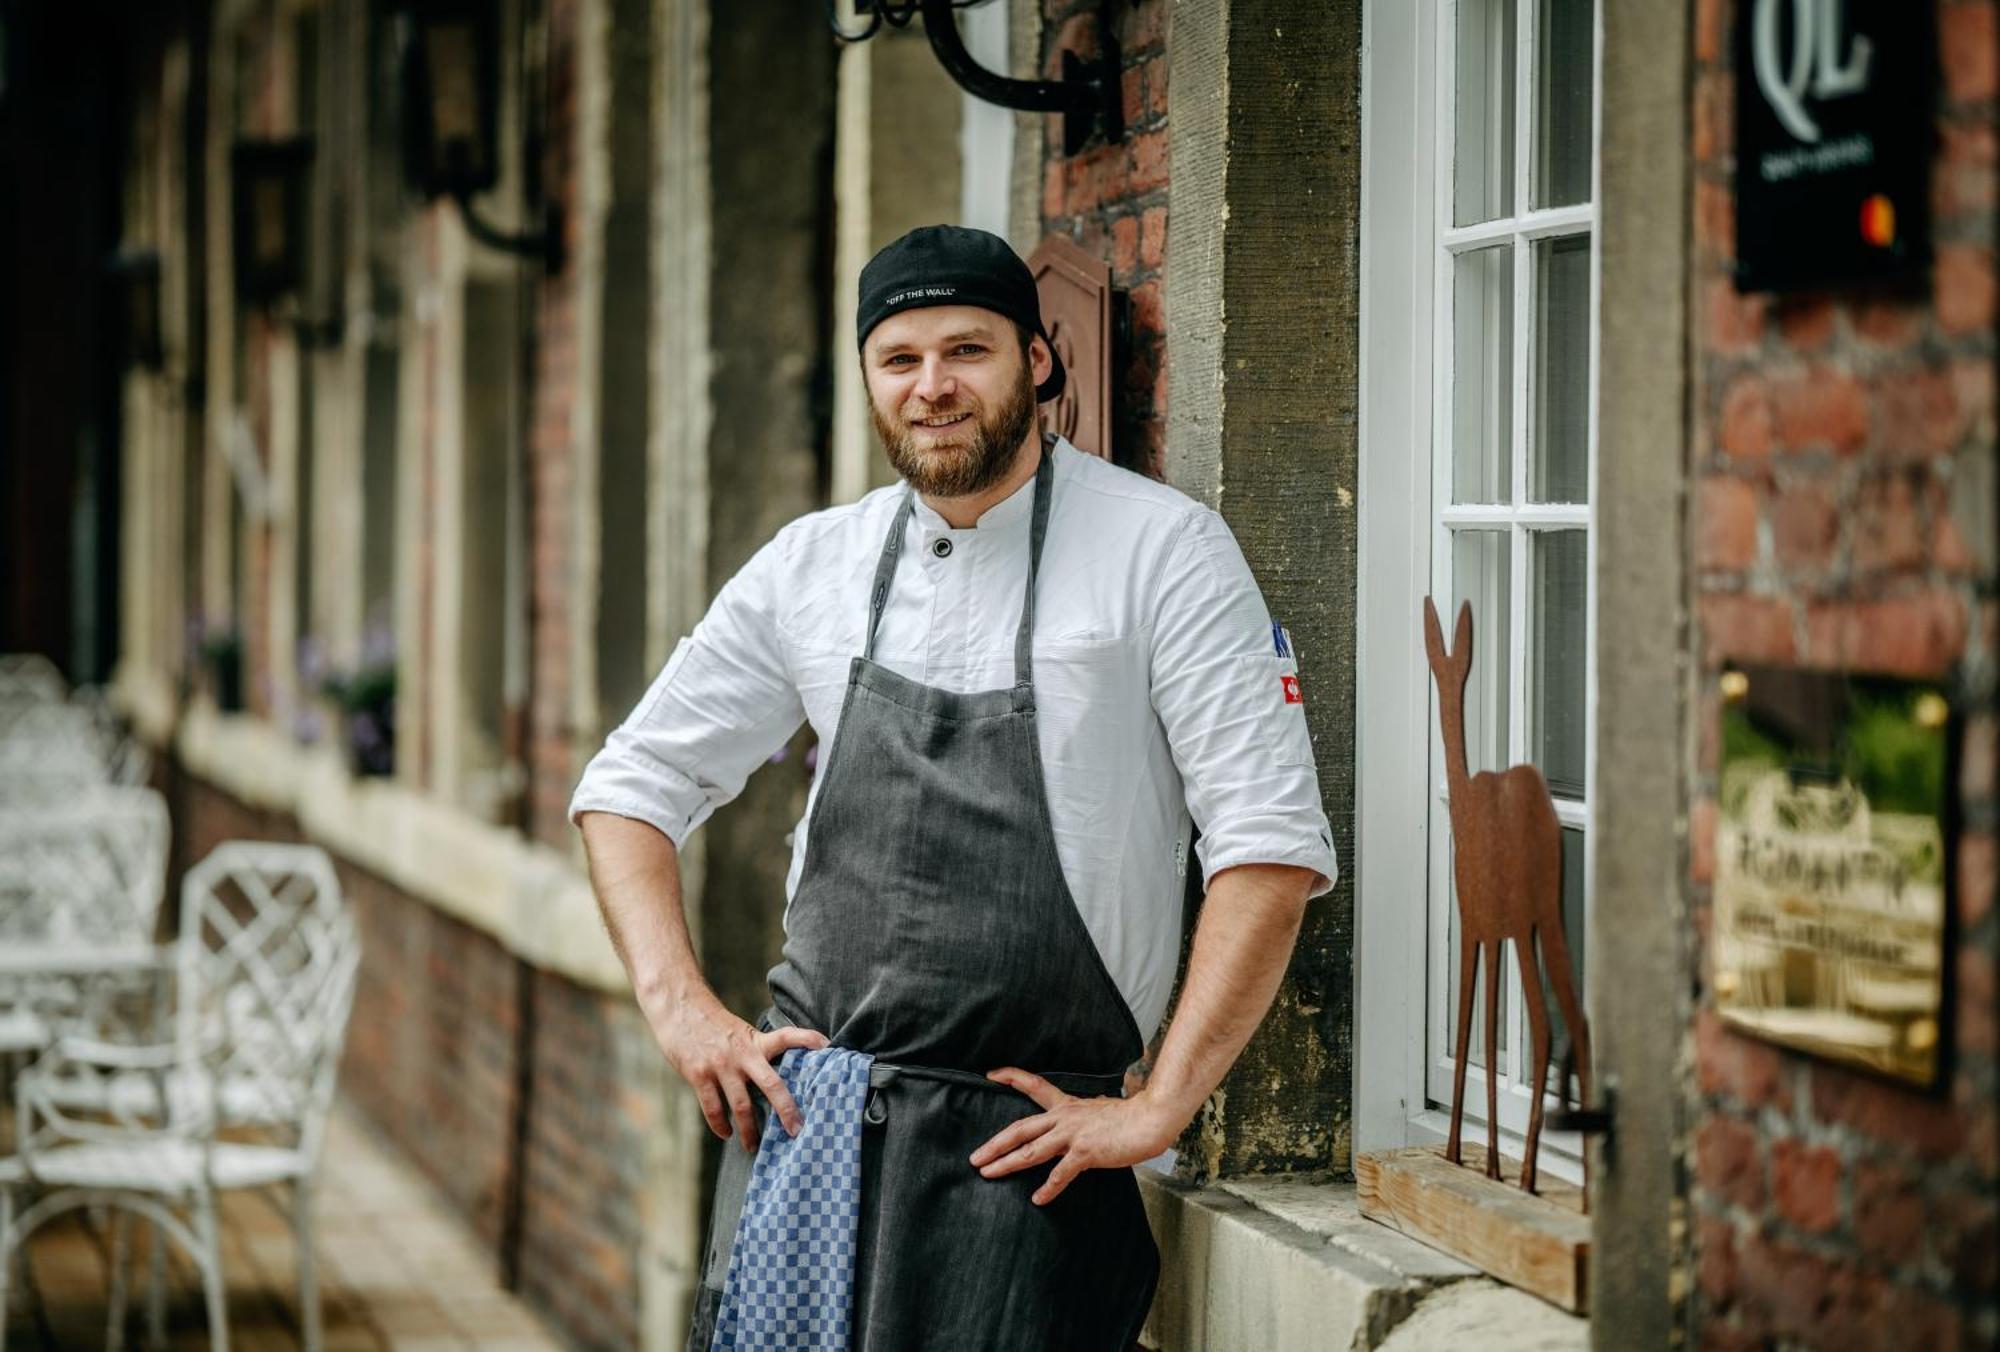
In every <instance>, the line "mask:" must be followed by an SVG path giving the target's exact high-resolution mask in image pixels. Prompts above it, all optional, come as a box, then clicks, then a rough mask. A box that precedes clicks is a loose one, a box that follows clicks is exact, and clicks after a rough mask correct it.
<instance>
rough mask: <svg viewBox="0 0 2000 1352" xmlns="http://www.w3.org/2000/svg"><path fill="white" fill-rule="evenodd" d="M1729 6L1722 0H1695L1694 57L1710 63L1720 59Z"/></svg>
mask: <svg viewBox="0 0 2000 1352" xmlns="http://www.w3.org/2000/svg"><path fill="white" fill-rule="evenodd" d="M1728 13H1729V6H1728V5H1727V4H1726V3H1724V0H1697V3H1696V4H1695V10H1694V59H1695V60H1696V61H1698V62H1701V63H1702V64H1703V65H1710V64H1713V63H1714V62H1717V61H1720V60H1721V59H1722V47H1723V43H1724V42H1725V41H1726V40H1727V33H1728V27H1729V25H1728Z"/></svg>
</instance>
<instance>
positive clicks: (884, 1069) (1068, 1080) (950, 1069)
mask: <svg viewBox="0 0 2000 1352" xmlns="http://www.w3.org/2000/svg"><path fill="white" fill-rule="evenodd" d="M757 1026H758V1027H759V1028H761V1029H763V1030H764V1031H765V1032H767V1033H769V1032H774V1031H776V1030H777V1029H780V1028H796V1027H797V1026H798V1025H797V1024H795V1023H793V1022H792V1020H790V1019H788V1018H786V1017H785V1016H784V1015H783V1014H781V1013H779V1012H778V1010H777V1009H776V1008H771V1009H766V1010H765V1011H764V1012H763V1014H762V1015H760V1016H759V1017H758V1019H757ZM1027 1069H1029V1070H1033V1067H1027ZM1033 1073H1034V1074H1036V1075H1039V1076H1041V1078H1043V1079H1044V1080H1047V1081H1048V1082H1049V1083H1050V1084H1052V1085H1054V1086H1055V1087H1056V1088H1058V1089H1060V1090H1062V1091H1063V1093H1065V1094H1068V1095H1069V1096H1070V1097H1072V1098H1108V1097H1112V1096H1115V1095H1120V1094H1123V1093H1124V1092H1125V1073H1124V1072H1123V1071H1119V1072H1117V1073H1116V1074H1110V1075H1092V1074H1090V1073H1088V1072H1086V1071H1080V1070H1033ZM903 1076H909V1077H910V1078H912V1079H918V1080H945V1081H948V1082H950V1083H952V1084H963V1085H969V1086H972V1087H974V1088H979V1089H990V1090H993V1091H995V1092H997V1093H1002V1094H1015V1093H1019V1092H1020V1091H1019V1090H1017V1089H1015V1088H1013V1087H1012V1086H1010V1085H1004V1084H1001V1083H1000V1082H999V1081H998V1080H989V1079H987V1078H986V1077H985V1076H984V1075H981V1074H980V1073H979V1072H978V1071H974V1070H959V1069H957V1068H956V1067H954V1066H925V1065H916V1064H912V1063H909V1062H899V1061H875V1062H873V1063H872V1064H871V1065H870V1067H869V1070H868V1087H869V1088H870V1089H880V1088H882V1087H883V1086H885V1085H889V1084H893V1083H895V1082H896V1080H897V1079H899V1078H901V1077H903Z"/></svg>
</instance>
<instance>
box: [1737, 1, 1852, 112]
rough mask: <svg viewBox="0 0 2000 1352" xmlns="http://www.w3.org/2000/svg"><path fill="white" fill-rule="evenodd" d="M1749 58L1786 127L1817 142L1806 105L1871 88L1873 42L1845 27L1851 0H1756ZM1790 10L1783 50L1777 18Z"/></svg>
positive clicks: (1758, 84) (1771, 103)
mask: <svg viewBox="0 0 2000 1352" xmlns="http://www.w3.org/2000/svg"><path fill="white" fill-rule="evenodd" d="M1756 5H1757V9H1756V13H1755V17H1754V20H1753V28H1752V34H1751V46H1752V51H1751V59H1752V62H1753V64H1754V65H1755V67H1756V71H1757V88H1758V89H1760V90H1762V91H1763V94H1764V98H1765V101H1766V102H1768V103H1769V104H1770V105H1771V111H1772V112H1773V113H1775V114H1776V115H1777V118H1778V121H1779V122H1780V123H1781V124H1783V126H1784V128H1785V130H1786V131H1788V132H1790V133H1791V134H1792V135H1794V136H1796V137H1797V138H1798V139H1799V140H1801V141H1805V142H1808V143H1817V142H1818V141H1819V138H1820V131H1819V124H1818V123H1817V122H1815V121H1813V117H1812V114H1811V113H1810V112H1808V111H1807V110H1806V98H1807V93H1808V91H1810V93H1811V96H1812V98H1814V99H1816V100H1817V99H1837V98H1841V97H1843V96H1845V95H1849V94H1859V93H1861V92H1863V91H1864V90H1866V89H1867V88H1868V70H1869V62H1870V59H1871V58H1872V57H1873V56H1874V54H1875V49H1874V45H1873V44H1872V43H1870V42H1869V41H1868V39H1867V38H1866V37H1864V36H1862V35H1860V34H1858V33H1857V34H1854V35H1851V36H1850V35H1849V34H1848V32H1847V0H1756ZM1787 10H1789V11H1790V12H1791V16H1792V31H1791V50H1790V51H1789V52H1786V51H1783V50H1781V46H1782V41H1781V39H1782V36H1783V35H1782V34H1781V32H1780V29H1779V21H1780V20H1781V19H1782V18H1783V16H1784V13H1785V11H1787Z"/></svg>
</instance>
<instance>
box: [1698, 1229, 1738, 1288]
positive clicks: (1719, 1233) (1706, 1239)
mask: <svg viewBox="0 0 2000 1352" xmlns="http://www.w3.org/2000/svg"><path fill="white" fill-rule="evenodd" d="M1695 1280H1696V1282H1698V1283H1699V1284H1700V1287H1701V1294H1702V1298H1703V1299H1704V1300H1705V1301H1707V1302H1708V1306H1709V1308H1710V1309H1712V1310H1718V1311H1723V1310H1727V1309H1728V1308H1729V1307H1730V1306H1731V1305H1732V1304H1734V1303H1735V1300H1736V1227H1735V1226H1733V1225H1731V1224H1730V1223H1729V1222H1728V1221H1726V1220H1724V1219H1722V1218H1721V1217H1720V1216H1703V1217H1701V1218H1700V1220H1699V1221H1698V1222H1697V1228H1696V1231H1695Z"/></svg>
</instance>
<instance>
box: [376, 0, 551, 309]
mask: <svg viewBox="0 0 2000 1352" xmlns="http://www.w3.org/2000/svg"><path fill="white" fill-rule="evenodd" d="M409 13H410V17H411V19H412V20H413V25H412V30H411V36H410V46H409V51H408V54H407V56H406V58H405V62H404V66H403V76H404V106H405V109H406V118H407V131H408V141H407V143H406V147H405V152H406V169H407V172H408V175H409V179H410V183H411V185H412V186H413V187H415V189H416V190H417V191H418V192H419V193H420V194H422V195H423V196H424V197H425V198H426V199H429V198H435V197H449V198H451V199H452V200H453V201H454V202H457V203H458V210H459V214H460V216H462V217H463V218H464V220H465V228H466V232H467V233H468V234H470V235H471V236H472V237H473V238H474V239H476V240H478V241H479V242H480V243H482V244H485V245H487V246H489V247H491V248H495V249H502V250H505V251H507V252H509V253H517V254H525V255H527V256H529V257H532V258H539V259H541V260H542V263H543V266H545V267H546V268H547V269H548V270H549V271H550V272H555V271H558V270H559V269H560V268H561V267H562V213H561V209H560V208H559V207H558V206H556V204H554V203H553V202H551V203H548V204H546V205H545V207H544V209H543V219H542V228H541V230H540V231H539V232H536V233H533V234H525V235H510V234H508V233H507V232H505V231H503V230H499V229H496V228H495V227H494V226H493V225H492V224H491V223H489V222H487V221H485V220H483V219H482V218H481V217H480V216H479V214H478V213H477V212H476V211H474V210H473V207H472V197H473V195H474V194H475V193H482V192H488V191H491V190H492V189H493V188H494V187H495V186H497V185H498V184H499V182H500V130H499V128H500V29H499V17H498V13H497V10H496V6H495V4H494V0H411V2H410V5H409ZM524 158H526V159H527V160H528V162H529V163H531V164H532V163H533V162H534V159H535V151H534V146H533V144H532V141H531V143H530V145H529V147H528V149H527V151H526V152H525V154H524Z"/></svg>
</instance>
